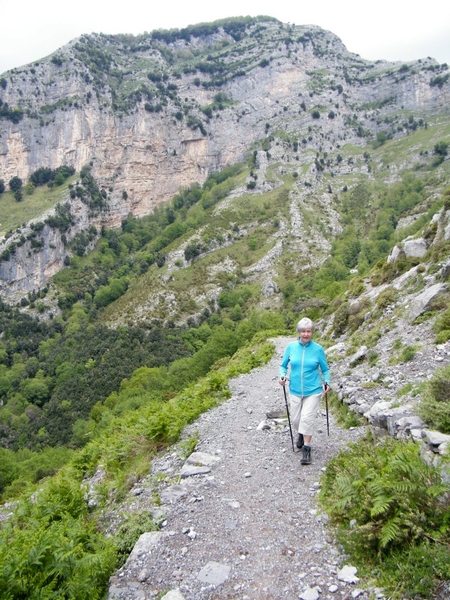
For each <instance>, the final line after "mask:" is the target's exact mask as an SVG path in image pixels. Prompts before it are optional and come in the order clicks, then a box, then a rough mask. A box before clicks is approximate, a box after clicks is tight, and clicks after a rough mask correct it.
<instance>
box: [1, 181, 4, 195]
mask: <svg viewBox="0 0 450 600" xmlns="http://www.w3.org/2000/svg"><path fill="white" fill-rule="evenodd" d="M4 191H5V182H4V181H3V179H0V194H3V192H4Z"/></svg>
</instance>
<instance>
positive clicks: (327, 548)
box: [108, 338, 369, 600]
mask: <svg viewBox="0 0 450 600" xmlns="http://www.w3.org/2000/svg"><path fill="white" fill-rule="evenodd" d="M292 339H293V338H276V339H275V340H274V343H275V347H276V351H275V353H274V356H273V357H272V359H271V360H270V362H269V363H268V364H267V365H265V366H263V367H260V368H258V369H255V370H253V371H252V372H250V373H248V374H245V375H240V376H239V377H237V378H236V379H234V380H232V381H231V382H230V389H231V391H232V397H231V398H230V399H229V400H228V401H227V402H225V403H224V404H222V405H221V406H219V407H217V408H215V409H212V410H210V411H208V412H207V413H205V414H203V415H202V416H201V417H200V418H199V419H198V420H197V421H196V422H195V423H194V424H192V425H191V426H189V427H188V428H187V429H186V430H185V432H184V434H183V438H184V439H186V438H188V437H189V436H191V435H193V434H194V433H195V432H198V438H199V441H198V445H197V448H196V451H198V452H201V453H206V455H207V456H203V458H202V457H200V458H201V459H202V460H201V461H200V462H201V463H202V464H201V465H200V467H198V466H197V468H200V470H201V471H208V472H205V473H201V474H197V475H191V476H187V477H179V476H180V474H181V473H182V469H183V470H185V469H186V468H187V465H184V462H185V461H184V460H182V459H181V449H180V447H177V448H175V449H172V451H171V452H170V453H169V454H167V455H165V456H164V457H161V458H160V459H158V461H156V462H155V464H154V465H153V477H154V475H155V473H164V474H166V475H169V476H171V477H172V483H171V485H170V486H169V485H168V486H167V487H165V488H164V489H162V490H161V491H160V495H161V500H162V506H161V510H162V512H163V513H164V522H163V527H162V529H161V532H158V533H156V534H145V535H146V538H145V539H144V538H143V539H142V540H141V546H140V547H141V550H139V548H135V551H133V553H132V555H131V556H130V558H129V560H128V561H127V563H126V565H125V566H124V567H123V568H122V569H121V570H120V571H119V572H118V573H117V574H116V576H115V577H113V578H112V580H111V586H110V592H109V596H108V598H109V599H110V600H113V599H119V598H120V599H122V600H124V599H135V598H136V599H137V598H140V599H154V598H165V599H166V600H183V599H184V600H222V599H235V600H281V599H286V598H287V599H289V600H290V599H297V598H301V599H303V600H315V599H316V598H317V597H319V595H320V598H321V600H328V599H330V600H331V599H332V598H334V599H336V598H340V599H342V598H346V599H347V598H352V597H353V598H356V597H358V598H360V600H366V599H368V598H369V595H368V593H367V592H363V591H362V590H361V588H362V587H363V585H362V583H363V582H355V583H346V582H344V581H342V580H341V579H339V578H338V574H339V570H340V569H341V567H342V566H343V565H344V564H345V560H344V557H343V556H342V554H341V552H340V550H339V548H338V546H337V545H336V543H335V541H334V540H333V538H332V536H331V534H330V531H329V530H328V529H327V527H326V523H327V518H326V515H324V514H321V513H320V510H319V509H318V506H317V502H316V500H317V494H318V491H319V488H320V485H319V480H320V476H321V474H322V472H323V470H324V469H325V466H326V463H327V461H328V460H329V459H330V458H331V457H332V456H334V455H336V454H337V453H338V451H339V450H340V449H341V448H343V447H344V446H345V445H346V444H347V443H348V442H349V441H354V440H356V439H357V438H358V437H359V436H360V435H363V434H364V433H365V428H364V427H361V428H358V429H353V430H350V431H349V430H343V429H341V428H340V427H338V426H336V424H335V423H334V420H333V417H332V415H331V414H330V436H329V437H328V436H327V427H326V417H325V410H324V407H322V408H321V410H320V411H319V415H318V419H317V428H318V431H317V434H316V435H315V436H314V437H313V441H312V464H311V465H308V466H302V465H301V464H300V458H301V453H300V452H296V453H294V452H293V451H292V446H291V439H290V435H289V429H288V428H287V426H286V421H285V422H284V423H281V424H278V425H277V424H276V423H275V422H274V421H273V420H266V413H267V412H269V411H273V410H282V409H283V408H284V396H283V391H282V388H281V387H280V385H279V384H278V365H279V362H280V359H281V355H282V353H283V350H284V348H285V346H286V344H287V343H288V342H289V341H292ZM267 424H268V425H270V429H266V428H262V425H267ZM258 426H259V427H258ZM209 462H211V464H210V465H209V466H208V464H209ZM183 465H184V466H183ZM193 466H195V465H193ZM149 482H150V478H149ZM149 482H148V483H149ZM133 494H134V499H133V501H132V502H131V504H130V508H131V509H132V510H136V509H144V508H146V509H148V508H150V507H149V503H150V499H152V500H154V496H153V497H152V496H151V494H152V491H151V489H150V485H148V486H147V485H146V482H145V481H144V482H140V484H139V487H137V488H136V489H135V490H134V491H133ZM144 537H145V536H144ZM340 575H342V573H341V574H340Z"/></svg>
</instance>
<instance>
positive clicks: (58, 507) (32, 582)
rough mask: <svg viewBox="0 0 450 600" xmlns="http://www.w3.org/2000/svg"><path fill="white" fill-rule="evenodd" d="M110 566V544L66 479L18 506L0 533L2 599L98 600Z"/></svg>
mask: <svg viewBox="0 0 450 600" xmlns="http://www.w3.org/2000/svg"><path fill="white" fill-rule="evenodd" d="M115 564H116V550H115V547H114V545H113V543H112V542H111V541H110V540H108V539H107V538H105V537H104V536H103V534H100V533H99V532H98V531H97V528H96V526H95V524H94V522H93V520H92V519H91V518H90V516H89V513H88V508H87V503H86V500H85V498H84V490H83V489H82V488H81V487H80V486H79V484H77V483H76V482H74V481H73V480H71V479H69V478H65V477H57V478H55V479H54V480H52V481H51V482H49V484H48V485H47V486H45V488H44V489H43V490H41V491H40V492H39V493H38V494H37V495H36V496H35V498H34V499H33V500H31V499H28V500H23V501H21V503H20V504H19V506H18V507H17V509H16V511H15V513H14V515H13V516H12V517H11V518H10V519H9V520H8V521H7V522H6V524H5V525H4V526H3V528H2V529H1V531H0V589H1V590H7V591H8V595H7V596H3V595H2V598H9V599H16V598H17V599H19V598H28V599H29V600H34V599H35V600H38V599H47V598H48V599H50V598H62V599H66V600H84V599H86V600H88V599H91V598H92V599H99V600H100V599H101V598H103V597H104V593H105V591H106V588H107V584H108V580H109V576H110V574H111V571H112V569H113V568H114V566H115Z"/></svg>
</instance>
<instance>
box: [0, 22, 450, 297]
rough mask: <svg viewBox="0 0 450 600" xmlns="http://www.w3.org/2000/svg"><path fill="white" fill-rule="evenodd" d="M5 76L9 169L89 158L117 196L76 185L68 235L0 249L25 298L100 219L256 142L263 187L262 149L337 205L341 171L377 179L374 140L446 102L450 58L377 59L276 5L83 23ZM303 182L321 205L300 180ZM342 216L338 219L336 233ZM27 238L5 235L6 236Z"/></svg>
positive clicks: (236, 157) (3, 144)
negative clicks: (347, 153)
mask: <svg viewBox="0 0 450 600" xmlns="http://www.w3.org/2000/svg"><path fill="white" fill-rule="evenodd" d="M1 81H2V85H1V87H0V99H1V101H2V106H3V108H5V107H6V110H3V112H2V115H1V118H0V178H3V179H4V181H6V182H7V181H9V179H10V178H11V177H13V176H19V177H21V178H23V179H24V180H25V179H26V178H28V177H29V175H30V174H31V173H32V172H33V171H34V170H36V169H38V168H40V167H42V166H46V167H50V168H56V167H58V166H60V165H61V164H67V165H70V166H72V167H74V168H75V169H76V170H77V171H80V170H81V168H82V167H83V166H84V165H86V164H88V163H90V165H91V169H92V173H93V175H94V177H95V179H96V180H97V181H98V183H99V187H100V189H101V190H102V193H103V195H104V197H105V203H104V206H103V207H102V208H101V209H100V210H98V211H96V213H95V214H92V211H90V210H87V209H83V208H82V207H81V208H80V206H78V208H77V206H76V202H77V200H76V199H74V198H72V197H68V198H67V203H68V205H69V206H71V210H72V212H73V214H74V215H75V219H74V221H75V222H74V225H73V226H72V227H71V228H70V229H69V231H67V232H66V233H65V239H66V242H65V243H64V244H61V243H59V242H56V243H55V240H54V233H51V232H50V231H48V229H45V230H44V231H43V232H42V238H41V239H42V243H43V245H44V249H43V250H42V251H41V252H40V253H39V256H38V257H37V256H36V254H37V252H36V250H33V249H32V250H31V254H30V244H25V245H24V246H23V247H22V248H18V249H17V250H16V251H15V257H14V258H13V259H11V260H10V261H9V262H8V261H6V262H2V265H1V279H2V282H3V286H2V295H4V296H5V297H10V298H12V299H14V300H16V301H17V300H18V299H19V298H20V297H21V296H23V295H25V294H26V293H28V292H30V291H32V290H36V289H39V288H40V287H42V286H43V285H45V284H46V282H47V281H48V278H49V276H50V275H51V274H53V273H55V271H57V270H59V269H60V268H62V267H63V265H64V258H65V257H66V255H67V253H68V252H69V254H70V251H68V249H67V242H68V241H70V240H71V239H73V237H74V236H75V235H76V234H77V233H79V232H80V231H83V230H86V228H87V227H89V225H94V226H96V227H97V228H98V229H99V228H101V226H103V225H106V226H110V227H117V226H119V225H120V223H121V222H122V220H123V219H124V218H126V216H127V215H128V214H130V213H131V214H133V215H135V216H143V215H145V214H149V213H150V212H151V211H152V210H153V209H154V208H155V206H158V205H159V204H160V203H161V202H163V201H166V200H168V199H169V198H171V197H172V196H173V195H174V194H175V193H176V192H177V191H178V190H179V189H180V188H182V187H186V186H188V185H190V184H192V183H193V182H199V183H203V182H204V181H205V180H206V178H207V176H208V174H209V173H211V172H213V171H218V170H220V169H221V168H223V167H225V166H227V165H230V164H233V163H235V162H237V161H243V160H246V159H247V158H248V157H249V156H251V154H252V153H253V152H254V151H256V152H258V151H259V152H258V161H259V169H258V179H257V181H256V182H255V183H256V187H255V189H254V191H255V192H261V191H264V190H267V186H269V187H270V186H274V181H273V180H272V181H270V177H269V178H268V179H267V178H266V177H265V176H264V171H265V169H263V168H261V165H262V164H263V163H264V162H265V163H266V166H268V167H269V168H270V167H272V173H271V175H272V176H273V167H274V166H275V165H277V171H278V175H277V177H278V178H280V177H283V174H286V173H290V174H295V173H297V174H298V175H299V180H298V183H299V184H303V185H308V186H309V189H308V191H310V192H311V193H313V194H314V195H315V196H316V197H317V198H319V197H320V200H319V205H321V206H326V203H327V195H326V189H327V186H326V184H328V187H330V186H331V183H332V182H331V181H330V180H329V177H332V178H338V179H336V180H335V181H336V183H337V181H338V180H339V183H342V182H343V181H344V180H345V179H346V178H347V180H348V183H349V184H350V185H351V182H352V181H354V176H355V175H356V174H358V173H365V174H366V175H367V176H368V177H372V175H373V173H374V170H377V166H376V165H375V164H372V165H371V164H369V161H368V160H367V158H364V156H363V150H364V148H366V147H367V144H368V142H369V141H370V140H374V139H376V138H377V136H378V135H382V136H385V137H387V138H392V139H397V138H401V137H402V136H404V135H407V134H408V133H410V132H411V131H416V130H420V129H422V128H426V127H427V124H428V120H429V119H436V118H438V117H439V116H440V115H443V114H445V109H446V106H447V104H448V97H449V89H450V84H449V81H448V67H447V66H446V65H438V64H437V63H436V62H435V61H434V60H432V59H429V58H427V59H419V60H417V61H414V62H412V63H407V64H401V63H387V62H385V61H376V62H371V61H367V60H364V59H362V58H361V57H359V56H358V55H355V54H352V53H350V52H348V51H347V50H346V48H345V46H344V45H343V44H342V42H341V41H340V40H339V39H338V38H337V37H336V36H335V35H333V34H332V33H330V32H327V31H324V30H322V29H320V28H319V27H312V26H295V25H286V24H282V23H279V22H278V21H276V20H273V19H270V18H260V19H249V20H246V19H236V20H229V21H227V20H225V21H224V22H220V23H216V24H211V25H210V26H209V27H203V26H198V27H192V28H188V29H187V30H181V31H178V32H176V31H175V32H153V33H152V34H144V35H142V36H137V37H133V36H120V35H118V36H105V35H100V34H93V35H91V36H82V37H81V38H79V39H78V40H74V41H72V42H71V43H70V44H68V45H67V46H65V47H63V48H61V49H59V50H58V51H56V52H55V53H54V54H53V55H52V56H51V57H48V58H46V59H44V60H40V61H36V62H35V63H33V64H31V65H27V66H26V67H22V68H20V69H14V70H12V71H10V72H8V73H5V74H3V76H2V79H1ZM408 115H409V116H408ZM343 148H352V149H353V150H351V154H352V156H351V162H350V160H349V161H347V160H345V161H342V156H341V155H342V149H343ZM261 149H262V152H261V151H260V150H261ZM422 151H423V148H422V147H417V151H416V152H413V153H410V154H409V155H407V156H405V157H404V158H403V159H402V162H401V163H398V161H397V160H394V161H393V162H395V166H394V165H392V170H391V171H390V173H388V174H386V175H384V177H385V178H386V177H388V178H390V179H391V180H395V178H396V177H398V173H399V172H400V170H401V169H405V168H407V167H411V166H412V165H413V164H414V163H415V162H416V161H417V160H418V159H419V155H420V153H421V152H422ZM318 157H320V159H319V158H318ZM339 157H341V162H339ZM261 161H262V162H261ZM321 161H322V162H321ZM385 167H386V165H385V164H381V163H380V165H379V169H380V168H385ZM275 185H276V184H275ZM334 187H335V186H334V185H333V188H334ZM324 192H325V193H324ZM295 193H296V195H297V196H298V195H299V194H301V195H302V196H304V197H305V202H306V204H308V203H309V197H306V196H307V195H306V194H305V188H304V187H303V190H302V191H301V188H300V186H298V188H297V190H296V192H295ZM309 196H311V194H309ZM25 201H29V200H28V199H26V200H25ZM78 215H79V216H78ZM293 219H294V221H295V219H296V217H295V215H293ZM297 221H298V219H297ZM338 229H339V223H338V220H336V219H334V224H333V225H331V231H337V230H338ZM21 235H23V231H22V230H20V231H17V236H16V237H19V238H20V236H21ZM56 235H57V234H56ZM15 239H16V238H15V237H14V235H13V236H11V235H8V239H6V240H4V241H3V243H2V250H3V249H4V248H7V247H8V246H9V244H11V243H13V242H15ZM303 254H305V253H303ZM306 255H307V253H306V254H305V256H306ZM30 258H31V260H30ZM318 260H319V262H320V260H321V259H320V257H319V258H318ZM19 265H20V266H19Z"/></svg>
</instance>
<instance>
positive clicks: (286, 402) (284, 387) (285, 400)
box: [283, 385, 295, 452]
mask: <svg viewBox="0 0 450 600" xmlns="http://www.w3.org/2000/svg"><path fill="white" fill-rule="evenodd" d="M283 392H284V402H285V404H286V412H287V418H288V423H289V431H290V433H291V442H292V452H295V449H294V436H293V435H292V426H291V416H290V414H289V406H288V400H287V395H286V386H285V385H283Z"/></svg>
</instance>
